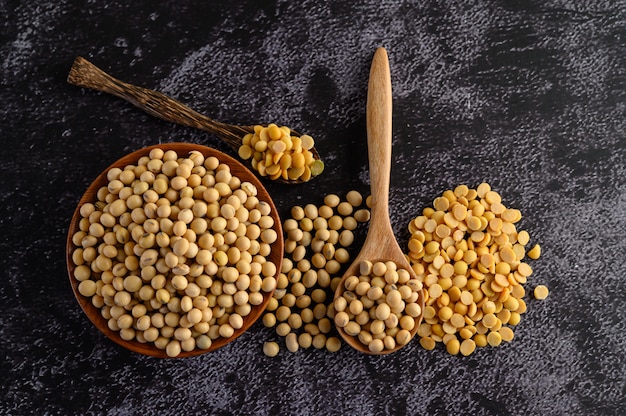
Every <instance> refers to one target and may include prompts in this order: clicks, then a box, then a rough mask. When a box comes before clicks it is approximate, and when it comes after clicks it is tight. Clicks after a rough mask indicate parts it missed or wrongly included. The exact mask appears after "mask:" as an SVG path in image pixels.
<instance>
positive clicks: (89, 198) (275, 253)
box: [66, 143, 284, 358]
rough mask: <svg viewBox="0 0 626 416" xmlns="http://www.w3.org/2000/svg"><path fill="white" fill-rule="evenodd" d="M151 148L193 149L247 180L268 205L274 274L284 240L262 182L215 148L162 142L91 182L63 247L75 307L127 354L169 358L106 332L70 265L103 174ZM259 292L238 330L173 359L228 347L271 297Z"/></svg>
mask: <svg viewBox="0 0 626 416" xmlns="http://www.w3.org/2000/svg"><path fill="white" fill-rule="evenodd" d="M154 148H160V149H162V150H163V151H167V150H174V151H176V152H177V153H178V155H179V156H180V157H186V156H187V155H188V154H189V152H190V151H192V150H197V151H199V152H201V153H202V154H203V155H204V156H205V157H209V156H214V157H216V158H217V159H219V161H220V162H221V163H225V164H227V165H228V166H229V167H230V169H231V173H232V174H233V176H236V177H238V178H239V179H240V180H241V181H242V182H244V181H247V182H250V183H252V184H253V185H255V186H256V188H257V198H258V199H259V200H260V201H265V202H267V203H268V204H269V205H270V207H271V210H272V211H271V214H270V215H271V217H272V218H273V220H274V226H273V229H274V231H276V234H277V240H276V241H275V242H274V243H272V246H271V253H270V255H269V258H268V261H271V262H272V263H274V265H275V266H276V270H277V273H279V272H280V269H281V264H282V259H283V250H284V240H283V233H282V226H281V220H280V217H279V215H278V211H277V210H276V206H275V205H274V202H273V201H272V198H271V197H270V195H269V193H268V192H267V190H266V189H265V187H264V186H263V185H262V183H261V182H260V181H259V179H258V178H257V177H256V176H255V175H254V174H253V173H252V172H251V171H250V170H248V169H247V168H246V167H245V166H244V165H242V164H241V163H240V162H239V161H237V160H235V159H234V158H232V157H230V156H228V155H226V154H224V153H222V152H219V151H217V150H215V149H211V148H209V147H206V146H201V145H197V144H191V143H166V144H159V145H155V146H150V147H146V148H143V149H140V150H137V151H135V152H132V153H130V154H128V155H126V156H124V157H122V158H121V159H119V160H118V161H116V162H114V163H113V164H112V165H110V166H109V167H108V168H107V169H106V170H105V171H104V172H102V173H101V174H100V175H99V176H98V177H97V178H96V179H95V180H94V181H93V182H92V184H91V185H90V186H89V188H88V189H87V191H86V192H85V193H84V194H83V196H82V198H81V199H80V201H79V203H78V206H77V207H76V209H75V211H74V214H73V215H72V220H71V222H70V225H69V230H68V234H67V245H66V261H67V271H68V276H69V280H70V285H71V287H72V290H73V292H74V295H75V297H76V300H77V301H78V304H79V305H80V307H81V308H82V310H83V311H84V312H85V315H87V317H88V318H89V320H90V321H91V322H92V323H93V324H94V325H95V326H96V327H97V328H98V329H99V330H100V331H101V332H102V333H103V334H104V335H106V336H107V337H108V338H109V339H111V340H112V341H114V342H115V343H117V344H119V345H121V346H122V347H124V348H126V349H128V350H130V351H133V352H136V353H139V354H144V355H149V356H153V357H159V358H169V357H168V355H167V354H166V352H165V350H162V349H159V348H157V347H156V346H155V345H154V343H152V342H146V343H142V342H139V341H137V340H135V339H133V340H130V341H129V340H124V339H122V338H121V336H120V333H119V332H118V331H113V330H111V329H109V326H108V324H107V320H106V319H105V318H104V317H103V316H102V314H101V310H100V308H97V307H96V306H94V305H93V304H92V301H91V298H89V297H85V296H83V295H82V294H80V293H79V291H78V284H79V283H80V282H78V281H77V280H76V279H75V278H74V270H75V268H76V265H75V264H74V263H73V260H72V252H73V251H74V250H75V248H76V246H75V245H74V243H73V242H72V236H73V235H74V234H75V233H76V232H77V231H78V230H79V221H80V219H81V215H80V207H81V206H82V205H83V204H85V203H88V202H92V203H93V202H95V201H96V200H97V196H96V194H97V191H98V189H99V188H101V187H102V186H105V185H106V184H107V183H108V180H107V176H106V174H107V172H108V171H109V170H110V169H111V168H114V167H119V168H122V169H123V168H124V167H125V166H127V165H130V164H136V163H137V161H138V160H139V158H141V157H143V156H147V155H148V154H149V153H150V151H151V150H152V149H154ZM275 277H277V276H275ZM261 293H263V303H261V304H260V305H257V306H253V307H252V312H251V313H250V314H249V315H247V316H245V317H244V319H243V326H242V327H241V328H240V329H236V330H235V333H234V334H233V336H231V337H229V338H223V337H219V338H217V339H214V340H212V344H211V346H210V348H208V349H200V348H198V347H196V348H195V349H194V350H192V351H181V353H180V354H179V355H178V356H177V358H182V357H191V356H196V355H200V354H204V353H206V352H211V351H215V350H217V349H218V348H220V347H223V346H224V345H226V344H228V343H229V342H231V341H233V340H235V339H236V338H237V337H239V336H240V335H242V334H243V333H244V332H245V331H246V330H247V329H248V328H250V326H251V325H252V324H254V322H256V320H257V319H258V318H259V317H260V316H261V315H262V314H263V311H264V310H265V308H266V307H267V304H268V302H269V301H270V298H271V297H272V294H273V292H261Z"/></svg>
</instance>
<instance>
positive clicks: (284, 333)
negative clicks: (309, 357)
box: [263, 183, 548, 356]
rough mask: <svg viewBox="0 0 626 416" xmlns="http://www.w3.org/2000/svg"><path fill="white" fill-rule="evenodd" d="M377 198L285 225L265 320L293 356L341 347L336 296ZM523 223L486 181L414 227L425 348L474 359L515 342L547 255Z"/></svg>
mask: <svg viewBox="0 0 626 416" xmlns="http://www.w3.org/2000/svg"><path fill="white" fill-rule="evenodd" d="M367 201H368V200H367V199H365V198H363V197H362V196H361V194H359V193H358V192H357V191H350V192H348V193H347V194H346V195H345V198H343V199H342V198H340V197H339V196H338V195H335V194H330V195H327V196H326V197H325V198H324V203H323V204H321V205H320V206H316V205H314V204H308V205H305V206H294V207H293V208H292V209H291V218H288V219H286V220H285V221H284V225H283V229H284V232H285V237H286V239H285V258H284V261H283V267H282V270H281V273H280V275H279V280H278V284H277V290H276V292H275V294H274V297H273V299H272V301H271V302H270V304H269V306H268V308H267V310H266V313H265V315H264V317H263V322H264V324H265V326H267V327H272V328H275V332H276V335H278V336H279V338H280V339H282V340H283V342H284V345H285V346H286V348H287V349H288V350H289V351H291V352H296V351H298V350H299V349H306V348H310V347H314V348H317V349H327V350H328V351H331V352H335V351H338V350H339V349H340V348H341V345H342V342H341V340H340V338H339V337H338V334H337V333H336V329H335V328H334V326H333V320H334V318H335V310H334V305H333V296H334V291H335V288H336V286H337V284H338V283H339V281H340V279H341V276H342V275H343V273H344V272H345V270H346V269H347V267H348V266H349V264H350V254H351V253H352V254H356V252H358V250H355V248H354V247H352V249H351V248H350V246H352V244H353V242H354V241H355V233H356V232H357V231H358V230H361V231H363V232H365V231H366V223H367V222H368V220H369V209H368V204H367ZM521 219H522V213H521V211H520V210H518V209H515V208H510V207H506V206H505V205H504V204H503V203H502V198H501V196H500V195H499V194H498V193H497V192H495V191H493V190H492V189H491V187H490V185H489V184H487V183H482V184H480V185H479V186H477V187H476V189H472V188H469V187H468V186H466V185H459V186H457V187H456V188H454V189H452V190H447V191H445V192H443V194H442V195H441V196H439V197H437V198H435V199H434V201H433V205H432V207H427V208H425V209H423V210H422V213H421V214H420V215H418V216H416V217H415V218H413V219H412V220H411V221H410V222H409V224H408V226H407V228H408V230H409V232H410V238H409V241H408V247H407V250H406V251H405V254H406V255H407V258H408V260H409V262H410V264H411V266H412V268H413V270H414V271H415V273H416V275H417V277H418V279H419V280H420V281H421V282H422V284H423V288H424V289H423V290H424V298H425V308H424V310H423V320H422V323H421V324H420V326H419V328H418V332H417V337H418V338H419V343H420V345H421V346H422V347H423V348H424V349H426V350H432V349H434V348H435V347H436V345H437V344H438V343H441V344H443V345H444V346H445V349H446V351H447V352H448V353H450V354H453V355H457V354H459V353H460V354H462V355H466V356H467V355H470V354H472V353H473V352H474V351H475V350H476V347H487V346H491V347H496V346H499V345H501V344H502V343H503V342H510V341H512V340H513V338H514V331H513V328H514V327H515V326H516V325H518V324H519V323H520V321H521V316H522V315H523V314H524V313H525V312H526V301H525V298H526V291H527V286H528V280H529V278H530V277H531V275H532V272H533V271H532V267H531V265H530V264H529V262H530V261H532V260H536V259H537V258H539V256H540V255H541V247H540V246H539V244H536V243H533V242H532V241H531V237H530V235H529V233H528V232H527V231H526V230H523V229H520V220H521ZM357 228H358V230H357ZM531 243H532V244H531ZM349 250H350V251H349ZM533 286H534V289H533V295H534V297H535V299H545V298H546V297H547V295H548V289H547V288H546V287H545V286H544V285H541V284H536V285H533ZM263 350H264V352H265V354H266V355H268V356H275V355H277V354H278V353H279V350H280V343H279V342H278V341H268V342H266V343H265V344H264V346H263Z"/></svg>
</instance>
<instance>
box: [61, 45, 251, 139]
mask: <svg viewBox="0 0 626 416" xmlns="http://www.w3.org/2000/svg"><path fill="white" fill-rule="evenodd" d="M67 82H69V83H70V84H73V85H77V86H79V87H85V88H90V89H93V90H96V91H102V92H106V93H108V94H112V95H114V96H116V97H119V98H122V99H124V100H126V101H128V102H129V103H131V104H133V105H135V106H136V107H138V108H140V109H142V110H144V111H145V112H147V113H148V114H150V115H152V116H155V117H158V118H160V119H163V120H165V121H169V122H172V123H177V124H181V125H183V126H188V127H194V128H197V129H201V130H204V131H208V132H209V133H213V134H215V135H217V136H219V137H221V138H222V139H225V140H226V141H227V142H229V144H231V146H232V143H230V141H231V140H239V143H240V142H241V137H243V135H244V134H245V133H248V132H250V131H249V130H246V129H245V128H241V132H233V131H232V130H233V127H234V126H230V125H226V124H223V123H220V122H218V121H215V120H212V119H210V118H209V117H207V116H205V115H203V114H200V113H198V112H197V111H195V110H193V109H191V108H189V107H187V106H186V105H184V104H182V103H181V102H179V101H177V100H175V99H173V98H171V97H168V96H167V95H165V94H162V93H160V92H158V91H153V90H150V89H147V88H143V87H138V86H135V85H131V84H128V83H126V82H123V81H120V80H119V79H117V78H115V77H113V76H111V75H109V74H107V73H106V72H104V71H103V70H101V69H100V68H98V67H97V66H95V65H94V64H92V63H91V62H89V61H88V60H87V59H85V58H83V57H80V56H79V57H77V58H76V59H75V60H74V64H73V65H72V68H71V69H70V73H69V75H68V77H67ZM231 136H232V137H231ZM235 144H236V143H235Z"/></svg>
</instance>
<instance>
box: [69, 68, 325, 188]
mask: <svg viewBox="0 0 626 416" xmlns="http://www.w3.org/2000/svg"><path fill="white" fill-rule="evenodd" d="M67 81H68V82H69V83H70V84H73V85H77V86H79V87H85V88H90V89H93V90H96V91H101V92H106V93H108V94H112V95H115V96H116V97H119V98H122V99H124V100H126V101H128V102H130V103H131V104H133V105H135V106H136V107H139V108H140V109H142V110H144V111H145V112H147V113H148V114H150V115H153V116H155V117H158V118H161V119H163V120H166V121H170V122H172V123H177V124H181V125H183V126H188V127H195V128H197V129H200V130H204V131H207V132H209V133H211V134H214V135H215V136H217V137H219V138H221V139H222V140H224V141H225V142H226V143H227V144H228V145H229V146H230V147H231V148H232V149H233V150H234V151H235V152H237V155H238V156H239V157H240V158H241V159H242V160H243V161H244V163H246V164H247V166H248V167H249V168H252V170H253V171H255V172H256V173H257V174H258V175H259V176H261V177H266V178H269V179H272V180H275V181H277V182H282V183H287V184H299V183H304V182H307V181H309V180H310V179H312V178H313V177H315V176H317V175H319V174H320V173H322V171H323V170H324V163H323V162H322V160H321V159H320V155H319V153H318V152H317V150H316V149H315V146H314V141H313V138H312V137H311V136H308V135H301V134H300V133H298V132H296V131H294V130H291V129H289V128H288V127H285V126H278V125H276V124H269V125H267V126H261V125H255V126H239V125H233V124H226V123H221V122H219V121H216V120H213V119H211V118H209V117H207V116H205V115H203V114H200V113H198V112H197V111H195V110H193V109H191V108H189V107H187V106H186V105H184V104H182V103H181V102H179V101H177V100H175V99H173V98H171V97H168V96H167V95H165V94H163V93H160V92H158V91H153V90H150V89H147V88H143V87H138V86H135V85H131V84H128V83H126V82H123V81H120V80H119V79H117V78H114V77H113V76H111V75H109V74H107V73H106V72H104V71H103V70H101V69H100V68H98V67H96V66H95V65H94V64H92V63H91V62H89V61H88V60H86V59H85V58H83V57H80V56H79V57H77V58H76V59H75V60H74V64H73V65H72V68H71V69H70V73H69V75H68V78H67Z"/></svg>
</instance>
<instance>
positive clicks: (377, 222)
mask: <svg viewBox="0 0 626 416" xmlns="http://www.w3.org/2000/svg"><path fill="white" fill-rule="evenodd" d="M391 110H392V99H391V75H390V70H389V59H388V56H387V51H386V50H385V49H384V48H379V49H377V50H376V52H375V54H374V58H373V60H372V66H371V69H370V77H369V84H368V93H367V111H366V122H367V147H368V159H369V169H370V187H371V218H370V223H369V229H368V231H367V236H366V238H365V242H364V244H363V247H362V248H361V251H360V252H359V254H358V255H357V256H356V258H355V259H354V262H353V263H352V265H351V266H350V267H349V268H348V269H347V271H346V272H345V274H344V275H343V277H342V278H341V281H340V282H339V284H338V285H337V289H336V291H335V298H334V300H335V305H337V304H338V303H343V301H342V300H338V299H339V298H342V297H343V298H344V299H347V301H346V303H348V302H349V301H350V300H351V299H355V298H357V297H358V296H359V295H358V293H357V292H353V291H350V290H347V288H346V282H348V279H350V280H351V281H354V278H353V277H354V276H357V277H358V276H360V275H361V274H362V272H363V270H362V267H363V268H364V269H368V267H369V266H370V265H378V266H381V264H387V265H391V264H395V267H397V270H405V271H406V273H408V280H407V284H409V285H411V287H412V288H413V292H414V293H417V297H416V299H415V300H414V302H412V304H413V306H412V308H411V311H407V310H406V309H404V310H402V311H401V312H399V313H398V314H397V315H401V316H402V315H403V314H404V315H406V314H409V313H410V314H412V315H415V316H411V318H412V319H413V326H412V327H410V329H408V330H407V331H408V334H407V333H406V332H403V333H402V334H403V335H404V337H403V339H402V340H399V339H393V340H392V339H390V338H387V339H386V341H385V338H384V337H386V336H387V335H381V333H380V332H379V331H380V329H381V323H380V321H383V324H384V328H383V329H384V330H385V333H386V334H387V333H389V334H394V336H395V335H397V334H398V333H399V331H400V330H393V329H391V327H393V326H394V319H392V318H389V319H390V320H389V322H385V320H383V319H378V318H377V319H375V320H372V321H370V322H369V330H370V333H369V334H368V333H367V331H366V332H365V333H362V332H359V334H357V335H351V334H354V333H355V332H356V330H358V329H359V328H357V327H356V326H355V325H351V326H352V327H354V330H353V329H352V328H350V330H348V331H346V326H344V325H343V324H344V322H342V323H341V324H338V322H337V320H335V324H336V326H337V330H338V331H339V334H340V335H341V337H342V338H343V339H344V341H346V343H347V344H349V345H350V346H351V347H353V348H355V349H357V350H358V351H361V352H363V353H366V354H388V353H391V352H394V351H397V350H398V349H400V348H401V347H403V346H404V345H406V344H407V343H408V342H409V341H410V340H411V339H412V338H413V337H414V335H415V333H416V332H417V328H418V326H419V324H420V322H421V319H422V316H423V306H424V295H423V289H422V284H421V282H420V281H419V280H418V279H417V276H416V275H415V272H414V271H413V269H412V268H411V266H410V264H409V263H408V260H407V259H406V257H405V255H404V253H403V252H402V249H401V248H400V246H399V245H398V242H397V241H396V238H395V235H394V232H393V229H392V226H391V221H390V218H389V182H390V174H391V138H392V129H391V120H392V111H391ZM402 274H405V272H402ZM404 280H406V276H405V279H403V281H404ZM386 283H387V284H389V287H385V291H384V292H385V294H383V295H382V296H381V297H379V298H377V300H375V301H374V306H373V307H375V308H377V309H376V310H375V313H374V315H376V312H380V313H381V315H382V314H383V312H387V311H386V310H385V311H383V310H382V309H383V307H381V310H380V311H378V307H380V305H381V304H382V303H387V304H388V306H390V305H389V304H392V305H397V304H399V303H398V299H396V297H397V296H393V297H394V299H390V296H389V293H390V292H391V291H394V290H395V291H397V289H398V288H399V284H400V282H396V283H393V281H391V283H388V282H386ZM348 286H349V287H350V286H351V285H350V282H348ZM394 295H395V293H394ZM368 296H369V295H368ZM374 297H376V296H374ZM412 297H413V298H415V295H413V296H412ZM408 300H409V299H408V298H407V299H402V301H403V302H404V303H405V305H406V306H408V302H405V301H408ZM411 300H412V299H411ZM362 303H363V302H362ZM367 303H371V302H367V301H366V302H364V303H363V304H367ZM399 305H400V306H401V305H402V304H399ZM335 309H337V307H335ZM355 309H357V310H358V308H355ZM384 309H386V307H384ZM390 309H392V310H393V309H394V308H393V307H390ZM397 315H396V317H397ZM335 316H337V311H336V314H335ZM383 316H384V315H383ZM383 316H380V317H381V318H382V317H383ZM375 321H378V322H376V323H374V322H375ZM398 324H399V323H398ZM409 326H410V324H409V325H408V326H407V327H409ZM364 327H365V328H368V327H367V326H365V325H364ZM388 330H389V331H388ZM348 332H350V333H348ZM372 332H374V333H372ZM370 338H371V342H369V343H367V341H370ZM374 340H376V341H374ZM381 344H382V345H381Z"/></svg>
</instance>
